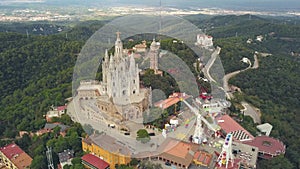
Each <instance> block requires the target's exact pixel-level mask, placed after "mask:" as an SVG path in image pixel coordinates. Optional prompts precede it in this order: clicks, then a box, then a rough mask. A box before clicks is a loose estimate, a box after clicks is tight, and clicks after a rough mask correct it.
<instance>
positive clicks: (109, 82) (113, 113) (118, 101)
mask: <svg viewBox="0 0 300 169" xmlns="http://www.w3.org/2000/svg"><path fill="white" fill-rule="evenodd" d="M139 72H140V70H139V67H138V64H136V63H135V60H134V57H133V54H132V53H128V50H126V49H123V43H122V41H121V39H120V33H119V32H117V39H116V42H115V49H114V54H110V55H109V54H108V51H107V50H106V51H105V55H104V59H103V61H102V81H97V80H85V81H81V82H80V86H79V88H78V89H77V96H78V97H79V98H81V99H91V98H93V99H97V107H98V109H99V111H95V110H94V109H89V110H90V111H89V112H88V113H87V116H88V118H90V119H96V120H97V119H105V120H106V122H107V123H110V124H111V123H114V124H118V123H120V122H122V121H126V120H134V119H139V118H142V117H143V114H142V112H144V111H145V110H146V109H148V107H149V99H150V90H149V89H147V88H141V87H140V78H139ZM93 110H94V111H93ZM100 116H101V117H100Z"/></svg>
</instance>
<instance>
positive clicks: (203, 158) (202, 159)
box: [193, 151, 213, 167]
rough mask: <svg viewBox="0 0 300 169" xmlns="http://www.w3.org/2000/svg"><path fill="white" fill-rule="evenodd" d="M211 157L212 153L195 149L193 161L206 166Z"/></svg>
mask: <svg viewBox="0 0 300 169" xmlns="http://www.w3.org/2000/svg"><path fill="white" fill-rule="evenodd" d="M212 157H213V155H212V154H209V153H206V152H204V151H197V152H196V153H195V154H194V160H193V161H194V163H195V164H196V165H201V166H205V167H208V166H209V164H210V162H211V160H212Z"/></svg>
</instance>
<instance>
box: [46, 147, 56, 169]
mask: <svg viewBox="0 0 300 169" xmlns="http://www.w3.org/2000/svg"><path fill="white" fill-rule="evenodd" d="M46 155H47V160H48V169H54V165H53V159H52V149H51V147H48V146H47V151H46Z"/></svg>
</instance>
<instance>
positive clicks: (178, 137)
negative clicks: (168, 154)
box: [176, 133, 186, 140]
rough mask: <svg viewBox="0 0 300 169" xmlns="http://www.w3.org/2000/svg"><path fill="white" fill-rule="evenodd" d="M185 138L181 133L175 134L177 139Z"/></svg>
mask: <svg viewBox="0 0 300 169" xmlns="http://www.w3.org/2000/svg"><path fill="white" fill-rule="evenodd" d="M185 137H186V135H185V134H182V133H178V134H176V138H177V139H180V140H182V139H184V138H185Z"/></svg>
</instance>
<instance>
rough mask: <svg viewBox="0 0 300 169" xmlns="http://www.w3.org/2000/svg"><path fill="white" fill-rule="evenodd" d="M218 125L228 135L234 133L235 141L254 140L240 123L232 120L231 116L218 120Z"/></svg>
mask: <svg viewBox="0 0 300 169" xmlns="http://www.w3.org/2000/svg"><path fill="white" fill-rule="evenodd" d="M217 120H218V125H219V126H220V127H221V129H222V130H223V131H224V132H225V133H226V134H227V133H230V132H231V133H232V135H233V138H234V140H236V141H242V142H243V141H249V140H253V139H254V136H252V135H251V134H250V133H249V132H248V131H247V130H246V129H244V128H243V127H242V126H241V125H240V124H239V123H237V122H236V121H235V120H234V119H232V118H231V117H230V116H229V115H227V114H226V115H223V116H221V117H218V118H217Z"/></svg>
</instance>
